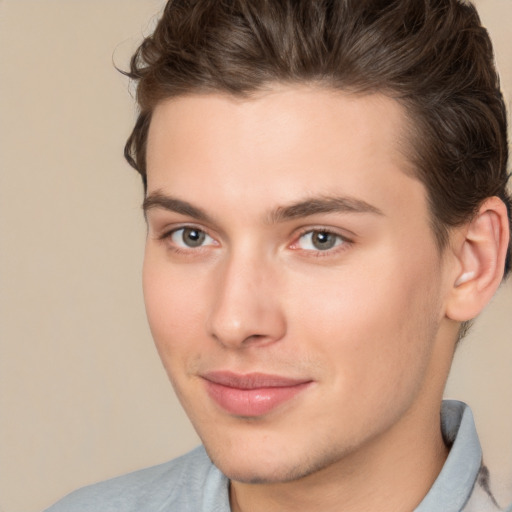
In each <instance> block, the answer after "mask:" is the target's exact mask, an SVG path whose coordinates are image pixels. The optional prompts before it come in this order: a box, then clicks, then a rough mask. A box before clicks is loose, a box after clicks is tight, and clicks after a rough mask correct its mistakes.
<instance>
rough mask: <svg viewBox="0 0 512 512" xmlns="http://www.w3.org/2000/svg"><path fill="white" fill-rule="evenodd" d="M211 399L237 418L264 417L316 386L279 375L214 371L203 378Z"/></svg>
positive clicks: (310, 382)
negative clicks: (311, 386)
mask: <svg viewBox="0 0 512 512" xmlns="http://www.w3.org/2000/svg"><path fill="white" fill-rule="evenodd" d="M202 377H203V379H204V380H205V384H206V390H207V392H208V395H209V396H210V398H212V399H213V401H214V402H215V403H216V404H217V405H219V406H220V407H221V408H222V409H224V410H225V411H226V412H228V413H230V414H233V415H235V416H245V417H256V416H263V415H265V414H268V413H269V412H271V411H273V410H274V409H275V408H277V407H279V406H280V405H281V404H284V403H285V402H288V401H289V400H291V399H292V398H294V397H295V396H296V395H298V394H299V393H301V392H302V391H304V390H305V389H306V388H307V387H309V386H310V384H312V381H311V380H306V379H291V378H288V377H282V376H278V375H267V374H263V373H250V374H245V375H240V374H235V373H232V372H210V373H207V374H205V375H203V376H202Z"/></svg>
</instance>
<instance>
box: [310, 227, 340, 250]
mask: <svg viewBox="0 0 512 512" xmlns="http://www.w3.org/2000/svg"><path fill="white" fill-rule="evenodd" d="M335 243H336V237H335V236H333V235H332V233H326V232H325V231H318V232H316V233H314V234H313V245H314V246H315V247H316V248H317V249H321V250H324V251H325V250H326V249H331V248H332V247H334V244H335Z"/></svg>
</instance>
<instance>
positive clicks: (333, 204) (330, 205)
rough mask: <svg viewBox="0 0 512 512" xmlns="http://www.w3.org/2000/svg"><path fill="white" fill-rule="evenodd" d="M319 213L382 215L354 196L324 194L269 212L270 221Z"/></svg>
mask: <svg viewBox="0 0 512 512" xmlns="http://www.w3.org/2000/svg"><path fill="white" fill-rule="evenodd" d="M319 213H371V214H374V215H384V213H383V212H382V210H380V209H379V208H377V207H376V206H373V205H371V204H370V203H367V202H366V201H363V200H362V199H357V198H354V197H338V196H333V197H332V196H325V197H314V198H311V199H305V200H303V201H299V202H297V203H293V204H291V205H288V206H280V207H278V208H276V209H275V210H274V211H273V212H271V213H270V216H269V221H270V222H271V223H278V222H283V221H285V220H291V219H296V218H300V217H309V216H311V215H317V214H319Z"/></svg>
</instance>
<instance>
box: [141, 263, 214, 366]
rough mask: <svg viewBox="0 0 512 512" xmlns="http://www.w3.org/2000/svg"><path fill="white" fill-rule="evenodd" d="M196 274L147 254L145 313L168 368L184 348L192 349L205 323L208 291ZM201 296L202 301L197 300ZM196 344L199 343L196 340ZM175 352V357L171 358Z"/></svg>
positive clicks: (144, 270)
mask: <svg viewBox="0 0 512 512" xmlns="http://www.w3.org/2000/svg"><path fill="white" fill-rule="evenodd" d="M200 282H201V281H200V280H199V279H195V278H194V276H193V274H192V275H188V273H186V272H183V271H180V270H179V269H178V270H176V269H173V267H172V266H170V265H166V264H165V263H163V264H161V263H159V262H158V261H155V259H154V258H152V257H151V255H150V254H149V255H148V254H146V256H145V260H144V267H143V291H144V302H145V305H146V314H147V317H148V322H149V326H150V329H151V333H152V335H153V339H154V341H155V344H156V346H157V349H158V352H159V354H160V357H161V358H162V360H163V362H164V365H165V366H166V368H167V367H168V365H169V364H170V363H171V361H172V362H173V363H174V362H176V363H178V362H179V361H180V360H181V359H182V357H183V352H184V351H185V350H193V349H194V347H195V345H194V343H193V341H194V340H197V339H199V338H200V337H199V330H200V329H201V327H202V326H203V325H204V322H203V320H204V319H203V317H202V313H201V312H202V308H204V302H205V301H204V297H205V290H204V289H203V287H202V286H201V284H200ZM198 297H202V298H203V299H202V300H198ZM196 345H197V343H196ZM170 354H172V358H171V357H170Z"/></svg>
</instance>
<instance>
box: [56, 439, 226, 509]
mask: <svg viewBox="0 0 512 512" xmlns="http://www.w3.org/2000/svg"><path fill="white" fill-rule="evenodd" d="M224 479H225V477H223V475H222V474H221V473H220V471H219V470H218V469H217V468H216V467H215V466H214V465H213V464H212V462H211V461H210V459H209V458H208V455H207V454H206V452H205V450H204V448H203V447H199V448H196V449H195V450H193V451H191V452H189V453H187V454H186V455H183V456H182V457H179V458H177V459H174V460H172V461H170V462H166V463H164V464H159V465H158V466H153V467H150V468H146V469H142V470H139V471H135V472H133V473H129V474H127V475H123V476H120V477H117V478H112V479H110V480H106V481H104V482H100V483H97V484H94V485H90V486H88V487H84V488H82V489H78V490H77V491H75V492H73V493H71V494H69V495H68V496H66V497H65V498H63V499H62V500H60V501H59V502H57V503H56V504H55V505H53V506H52V507H50V508H49V509H47V511H46V512H93V511H94V512H114V511H115V512H143V511H147V512H150V511H151V512H153V511H160V510H163V509H166V510H180V512H181V511H183V512H184V511H188V510H190V511H197V510H198V509H199V506H198V504H199V503H200V502H201V501H202V500H203V496H204V492H205V489H207V490H209V492H211V493H213V494H215V493H217V494H219V493H222V492H223V491H224V492H225V493H226V496H227V481H226V482H224ZM211 498H215V496H211ZM171 507H172V508H171Z"/></svg>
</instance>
